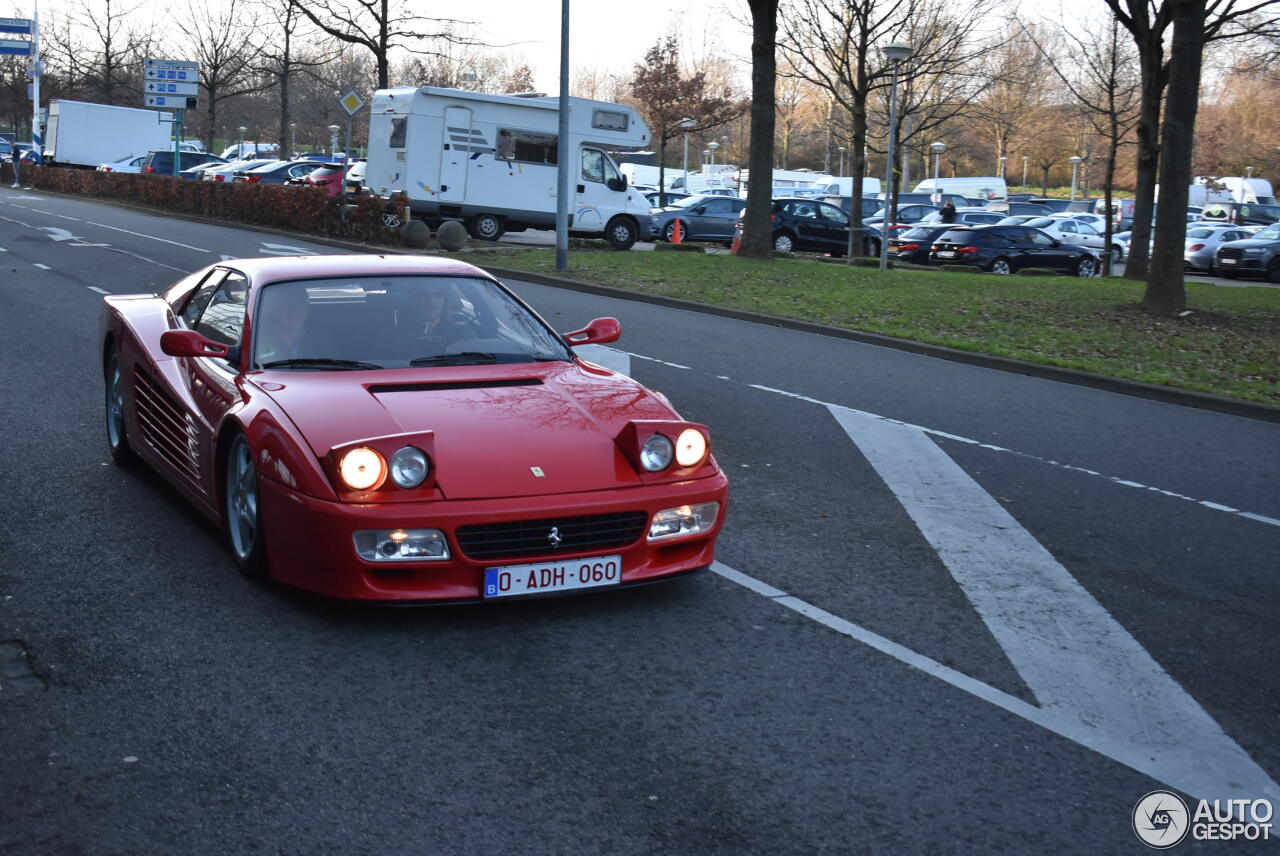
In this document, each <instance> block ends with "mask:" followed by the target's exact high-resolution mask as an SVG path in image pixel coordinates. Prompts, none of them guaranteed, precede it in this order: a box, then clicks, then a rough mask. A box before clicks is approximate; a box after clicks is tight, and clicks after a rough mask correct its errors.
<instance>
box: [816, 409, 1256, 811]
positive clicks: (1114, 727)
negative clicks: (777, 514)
mask: <svg viewBox="0 0 1280 856" xmlns="http://www.w3.org/2000/svg"><path fill="white" fill-rule="evenodd" d="M829 409H830V412H831V413H832V415H833V416H835V418H836V421H838V422H839V423H840V425H841V427H843V428H844V430H845V432H846V433H847V434H848V435H849V437H850V439H851V440H853V442H854V443H855V444H856V445H857V446H858V448H859V449H860V450H861V451H862V454H863V455H864V456H865V457H866V459H867V461H868V462H870V464H871V466H872V467H873V468H875V470H876V472H877V473H879V475H880V477H881V478H882V479H884V481H885V484H886V485H888V487H889V489H890V490H891V491H893V493H894V494H895V495H896V496H897V498H898V500H899V501H900V502H901V503H902V505H903V507H904V508H905V509H906V511H907V514H908V515H910V517H911V519H912V520H913V521H915V524H916V526H917V527H919V529H920V532H921V534H923V535H924V537H925V540H927V541H928V542H929V544H930V545H931V546H932V547H933V549H934V550H936V551H937V554H938V557H939V558H940V559H941V560H942V562H943V564H944V565H946V567H947V569H948V570H949V571H950V572H951V575H952V577H954V578H955V580H956V582H957V583H959V584H960V586H961V587H962V588H963V589H964V591H965V594H966V596H967V597H968V598H969V600H970V602H971V603H972V604H973V605H974V607H975V608H976V609H977V611H978V614H979V615H981V616H982V619H983V621H985V622H986V624H987V627H988V628H989V629H990V630H991V633H992V635H993V636H994V637H995V639H996V641H997V642H999V643H1000V646H1001V647H1002V648H1003V649H1004V651H1005V654H1006V655H1007V656H1008V657H1009V660H1010V662H1011V663H1012V664H1013V666H1014V668H1016V669H1017V670H1018V673H1019V674H1020V675H1021V676H1022V679H1023V681H1025V682H1026V684H1027V686H1028V687H1029V688H1030V689H1031V691H1032V692H1033V693H1034V694H1035V696H1036V699H1037V700H1038V701H1039V702H1040V710H1041V711H1042V712H1043V715H1039V716H1037V717H1036V718H1035V720H1034V721H1037V722H1039V723H1040V724H1041V725H1043V726H1044V727H1046V728H1048V729H1050V730H1052V731H1055V732H1057V733H1058V734H1061V735H1062V736H1064V737H1067V738H1069V739H1071V740H1074V741H1076V742H1078V743H1082V744H1083V745H1085V746H1089V747H1090V748H1092V749H1095V750H1096V751H1099V752H1101V753H1102V754H1104V755H1107V756H1108V757H1110V758H1113V759H1115V760H1116V761H1119V762H1121V763H1123V764H1126V765H1128V766H1130V767H1132V768H1134V769H1135V770H1139V771H1141V772H1144V773H1146V774H1148V775H1150V776H1152V777H1154V778H1156V779H1159V780H1160V781H1162V782H1164V783H1165V784H1168V785H1172V786H1173V787H1176V788H1179V789H1181V790H1183V791H1186V792H1187V793H1190V794H1195V795H1196V796H1199V797H1202V798H1205V799H1215V798H1216V799H1232V798H1238V797H1240V796H1246V795H1247V796H1248V797H1250V798H1254V797H1268V798H1270V799H1272V800H1273V801H1274V800H1280V787H1277V786H1276V784H1275V782H1273V781H1272V780H1271V778H1270V776H1268V775H1267V773H1266V772H1264V771H1263V770H1262V769H1261V768H1260V767H1259V766H1258V765H1257V764H1255V763H1254V762H1253V760H1252V759H1251V758H1250V757H1249V756H1248V755H1247V754H1246V753H1245V752H1244V750H1243V749H1241V748H1240V747H1239V746H1238V745H1237V744H1236V743H1235V741H1234V740H1232V739H1231V738H1230V737H1229V736H1227V735H1226V734H1225V733H1224V732H1223V731H1222V729H1221V728H1220V727H1219V726H1218V724H1217V723H1216V722H1214V720H1213V719H1212V718H1211V717H1210V716H1209V715H1208V714H1207V713H1205V711H1204V709H1203V708H1201V707H1200V705H1199V704H1197V703H1196V701H1195V700H1194V699H1193V698H1191V696H1190V695H1188V694H1187V693H1186V691H1185V690H1183V689H1182V687H1181V686H1179V685H1178V683H1177V682H1176V681H1174V680H1173V678H1171V677H1170V676H1169V674H1168V673H1167V672H1165V670H1164V669H1163V668H1161V667H1160V665H1159V664H1158V663H1157V662H1156V661H1155V660H1154V659H1152V657H1151V655H1150V654H1148V653H1147V652H1146V650H1145V649H1143V647H1142V646H1141V645H1139V644H1138V642H1137V640H1135V639H1134V638H1133V637H1132V636H1131V635H1130V634H1129V632H1128V631H1127V630H1125V629H1124V628H1123V627H1122V626H1120V624H1119V622H1117V621H1116V620H1115V619H1114V618H1112V617H1111V615H1110V614H1109V613H1108V612H1107V611H1106V610H1105V609H1104V608H1103V607H1102V605H1101V604H1100V603H1098V602H1097V601H1096V600H1095V599H1094V598H1093V596H1092V595H1090V594H1089V592H1088V591H1087V590H1085V588H1084V587H1083V586H1081V585H1080V584H1079V583H1078V582H1077V581H1076V580H1075V578H1074V577H1072V576H1071V574H1070V573H1069V572H1068V571H1067V569H1066V568H1064V567H1063V566H1062V565H1061V564H1060V563H1059V562H1058V561H1057V560H1056V559H1055V558H1054V557H1053V556H1052V555H1050V553H1049V552H1048V551H1047V550H1045V549H1044V547H1043V546H1041V544H1040V543H1039V542H1038V541H1036V540H1035V538H1034V537H1032V536H1031V534H1030V533H1029V532H1027V531H1026V530H1025V529H1023V528H1022V526H1021V525H1019V523H1018V522H1017V521H1016V520H1014V519H1013V517H1012V516H1011V515H1010V514H1009V513H1008V511H1006V510H1005V509H1004V507H1002V506H1001V505H1000V504H999V503H998V502H997V501H996V500H995V499H994V498H993V497H992V496H991V495H990V494H988V493H987V492H986V491H985V490H983V489H982V487H981V486H980V485H979V484H978V483H977V482H976V481H974V480H973V479H972V478H971V477H970V476H969V474H968V473H966V472H965V471H964V470H963V469H961V468H960V466H959V465H958V464H956V463H955V462H954V461H953V460H951V458H950V457H948V456H947V454H946V453H945V452H943V451H942V449H940V448H939V447H938V446H937V444H936V443H934V442H933V440H932V439H930V437H929V436H928V435H927V434H926V433H925V432H924V431H922V430H921V429H919V428H918V427H916V426H912V425H903V424H901V423H893V422H889V421H886V420H884V419H880V418H875V417H872V416H870V415H868V414H859V413H855V412H851V411H849V410H847V409H845V408H837V407H832V408H829ZM1014 712H1015V713H1016V712H1018V711H1014ZM1020 715H1023V714H1020Z"/></svg>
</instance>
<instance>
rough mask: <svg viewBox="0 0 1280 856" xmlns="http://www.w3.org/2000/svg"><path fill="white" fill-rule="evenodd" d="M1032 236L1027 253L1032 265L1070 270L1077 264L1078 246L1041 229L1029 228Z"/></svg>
mask: <svg viewBox="0 0 1280 856" xmlns="http://www.w3.org/2000/svg"><path fill="white" fill-rule="evenodd" d="M1027 233H1028V235H1027V237H1028V238H1030V242H1029V246H1028V247H1027V254H1028V256H1029V257H1030V258H1031V266H1033V267H1041V268H1049V269H1051V270H1059V271H1064V270H1070V269H1071V268H1072V267H1073V266H1074V264H1075V255H1076V252H1077V250H1076V248H1075V247H1074V246H1073V245H1071V244H1064V243H1063V242H1061V241H1058V240H1055V239H1054V238H1052V237H1050V236H1049V235H1047V234H1045V233H1044V232H1042V231H1040V230H1039V229H1027Z"/></svg>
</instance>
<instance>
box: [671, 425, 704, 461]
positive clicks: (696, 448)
mask: <svg viewBox="0 0 1280 856" xmlns="http://www.w3.org/2000/svg"><path fill="white" fill-rule="evenodd" d="M706 455H707V438H706V437H704V436H702V432H701V431H699V430H698V429H697V428H686V429H684V430H683V431H681V432H680V436H679V437H677V438H676V463H677V464H679V465H680V466H682V467H691V466H693V465H694V464H696V463H698V462H699V461H701V460H702V459H703V458H704V457H706Z"/></svg>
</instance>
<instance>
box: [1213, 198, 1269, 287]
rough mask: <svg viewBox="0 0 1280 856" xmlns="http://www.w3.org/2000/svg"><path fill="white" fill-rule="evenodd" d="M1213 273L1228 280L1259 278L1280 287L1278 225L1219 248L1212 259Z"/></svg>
mask: <svg viewBox="0 0 1280 856" xmlns="http://www.w3.org/2000/svg"><path fill="white" fill-rule="evenodd" d="M1268 207H1270V206H1268ZM1213 272H1214V274H1215V275H1216V276H1225V277H1226V278H1227V279H1235V278H1236V277H1238V276H1261V277H1265V278H1266V280H1267V281H1268V282H1276V283H1280V223H1274V224H1272V225H1270V226H1268V227H1267V228H1265V229H1263V230H1262V231H1261V232H1259V233H1258V234H1256V235H1254V236H1253V237H1252V238H1246V239H1245V240H1243V241H1229V242H1227V243H1225V244H1222V245H1220V246H1219V247H1218V252H1217V253H1215V254H1214V256H1213Z"/></svg>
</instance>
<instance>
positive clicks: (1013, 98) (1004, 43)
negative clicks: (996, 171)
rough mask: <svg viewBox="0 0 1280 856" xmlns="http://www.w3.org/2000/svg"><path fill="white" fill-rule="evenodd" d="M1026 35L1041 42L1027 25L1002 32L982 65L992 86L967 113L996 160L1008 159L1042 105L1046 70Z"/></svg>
mask: <svg viewBox="0 0 1280 856" xmlns="http://www.w3.org/2000/svg"><path fill="white" fill-rule="evenodd" d="M1028 35H1030V36H1032V37H1035V38H1040V39H1041V40H1043V38H1044V34H1043V33H1041V32H1039V31H1038V30H1037V29H1034V28H1033V27H1032V26H1031V25H1030V24H1017V23H1015V24H1013V25H1011V26H1009V27H1008V28H1006V29H1005V31H1004V33H1003V34H1002V38H1001V42H1000V45H999V46H998V47H997V48H996V49H995V50H994V51H992V53H991V54H990V55H988V56H987V57H986V61H985V62H984V63H983V65H984V66H985V70H986V73H987V74H988V75H989V76H990V80H991V85H990V86H989V87H988V88H987V91H986V92H985V93H984V94H983V97H982V98H980V99H978V100H977V101H975V102H974V104H973V107H972V109H971V111H970V112H971V114H972V116H973V118H974V120H975V122H976V123H977V124H978V125H979V126H980V127H981V128H982V129H983V130H984V131H985V132H986V133H987V135H988V137H989V138H990V140H991V144H992V147H993V149H994V151H993V152H992V154H993V156H994V157H996V158H999V157H1001V156H1005V157H1007V156H1008V155H1009V153H1010V152H1011V151H1012V150H1013V144H1014V141H1015V140H1016V139H1017V138H1018V134H1019V132H1020V131H1021V130H1022V129H1023V127H1024V126H1025V124H1026V122H1027V120H1028V119H1029V118H1030V116H1031V115H1032V114H1033V113H1034V112H1035V110H1036V108H1038V107H1039V106H1041V104H1043V102H1044V89H1043V88H1042V87H1041V85H1040V84H1041V82H1042V81H1043V80H1044V77H1045V73H1046V72H1047V71H1048V69H1047V68H1046V65H1045V61H1044V56H1043V54H1042V53H1041V51H1039V50H1037V47H1036V43H1035V42H1034V41H1033V40H1031V39H1029V38H1028Z"/></svg>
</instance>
